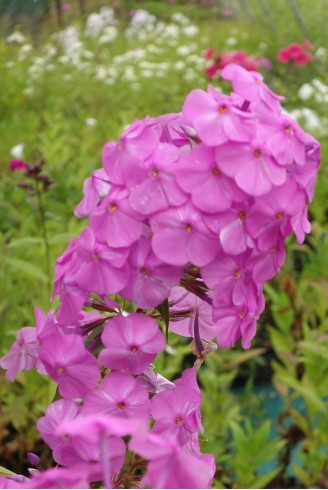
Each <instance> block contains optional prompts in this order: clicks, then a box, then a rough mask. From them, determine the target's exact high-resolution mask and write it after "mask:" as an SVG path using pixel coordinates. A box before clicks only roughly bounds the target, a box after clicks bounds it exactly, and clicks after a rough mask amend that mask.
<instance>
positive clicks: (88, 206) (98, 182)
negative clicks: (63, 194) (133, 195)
mask: <svg viewBox="0 0 328 490" xmlns="http://www.w3.org/2000/svg"><path fill="white" fill-rule="evenodd" d="M110 188H111V184H110V182H109V177H108V175H107V174H106V172H105V170H104V169H103V168H101V169H99V170H96V171H95V172H93V173H92V175H91V177H88V178H87V179H86V180H85V181H84V184H83V195H84V197H83V199H82V201H81V202H80V203H79V204H78V206H77V207H76V208H75V211H74V214H75V216H77V217H78V218H83V217H85V216H89V214H90V213H91V212H92V211H93V210H94V209H95V208H96V207H97V206H98V205H99V203H100V202H101V198H102V197H104V196H106V195H107V194H108V192H109V190H110Z"/></svg>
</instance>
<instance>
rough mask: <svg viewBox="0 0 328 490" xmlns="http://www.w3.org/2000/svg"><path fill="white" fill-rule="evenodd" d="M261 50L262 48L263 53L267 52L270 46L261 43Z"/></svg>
mask: <svg viewBox="0 0 328 490" xmlns="http://www.w3.org/2000/svg"><path fill="white" fill-rule="evenodd" d="M259 48H260V49H261V50H262V51H265V50H266V49H268V45H267V43H264V42H261V43H260V44H259Z"/></svg>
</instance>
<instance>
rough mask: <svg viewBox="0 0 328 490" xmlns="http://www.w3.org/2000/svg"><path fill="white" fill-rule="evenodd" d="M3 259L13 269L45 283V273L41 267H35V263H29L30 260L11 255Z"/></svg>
mask: <svg viewBox="0 0 328 490" xmlns="http://www.w3.org/2000/svg"><path fill="white" fill-rule="evenodd" d="M3 261H4V262H5V263H6V264H8V265H9V266H10V267H12V268H13V269H16V270H18V271H20V272H22V273H25V274H27V275H28V276H31V277H33V278H34V279H39V280H40V281H42V282H43V283H45V284H46V283H47V280H48V279H47V276H46V274H45V273H44V272H43V271H42V270H41V269H39V267H37V266H36V265H34V264H31V263H30V262H27V261H25V260H21V259H16V258H11V257H3Z"/></svg>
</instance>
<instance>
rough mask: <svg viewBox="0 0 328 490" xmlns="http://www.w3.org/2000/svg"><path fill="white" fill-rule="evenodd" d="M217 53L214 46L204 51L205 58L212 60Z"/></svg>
mask: <svg viewBox="0 0 328 490" xmlns="http://www.w3.org/2000/svg"><path fill="white" fill-rule="evenodd" d="M214 55H215V49H214V48H208V49H206V50H205V52H204V53H203V58H204V59H205V60H211V59H212V58H213V57H214Z"/></svg>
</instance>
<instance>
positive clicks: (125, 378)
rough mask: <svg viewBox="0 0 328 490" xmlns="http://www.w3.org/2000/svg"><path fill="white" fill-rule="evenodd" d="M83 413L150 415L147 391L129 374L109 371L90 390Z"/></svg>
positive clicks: (137, 416)
mask: <svg viewBox="0 0 328 490" xmlns="http://www.w3.org/2000/svg"><path fill="white" fill-rule="evenodd" d="M83 413H86V414H92V413H104V414H108V415H112V416H114V417H123V418H145V419H146V420H147V421H148V419H149V416H150V404H149V397H148V392H147V391H146V390H145V388H143V387H142V386H141V385H140V383H138V382H137V380H136V379H135V378H134V377H133V376H131V375H130V374H126V373H120V372H111V373H110V374H107V376H105V378H104V379H103V380H102V382H101V384H100V385H99V386H98V387H97V388H95V389H94V390H92V391H90V392H89V393H88V394H87V395H86V397H85V399H84V404H83Z"/></svg>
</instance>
